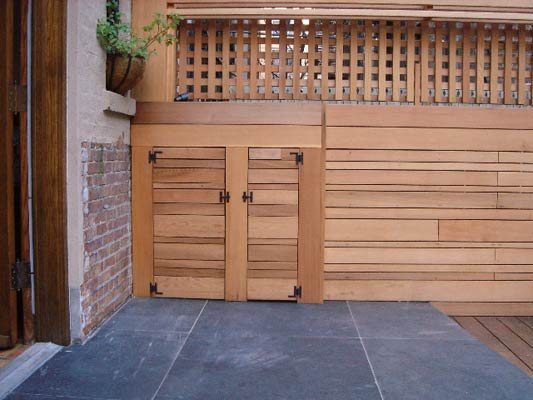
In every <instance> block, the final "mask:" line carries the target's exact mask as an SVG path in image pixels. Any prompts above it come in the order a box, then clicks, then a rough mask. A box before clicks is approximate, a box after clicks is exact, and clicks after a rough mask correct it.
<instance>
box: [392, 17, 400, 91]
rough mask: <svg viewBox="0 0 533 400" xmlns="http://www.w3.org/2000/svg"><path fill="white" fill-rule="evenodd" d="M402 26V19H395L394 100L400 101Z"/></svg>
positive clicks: (393, 56) (393, 32)
mask: <svg viewBox="0 0 533 400" xmlns="http://www.w3.org/2000/svg"><path fill="white" fill-rule="evenodd" d="M400 28H401V26H400V21H394V26H393V30H392V35H393V39H392V52H393V54H392V101H400V74H401V70H400V61H401V59H400V57H401V53H400V50H401V45H402V42H401V34H402V32H401V29H400Z"/></svg>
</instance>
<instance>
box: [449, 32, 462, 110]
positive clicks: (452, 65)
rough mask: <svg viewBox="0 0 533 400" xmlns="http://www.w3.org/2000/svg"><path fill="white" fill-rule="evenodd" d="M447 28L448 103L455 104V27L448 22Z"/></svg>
mask: <svg viewBox="0 0 533 400" xmlns="http://www.w3.org/2000/svg"><path fill="white" fill-rule="evenodd" d="M449 26H450V34H449V50H448V54H449V57H448V101H449V102H450V103H455V102H456V101H457V86H456V85H457V26H456V23H455V22H450V24H449ZM463 40H464V39H463Z"/></svg>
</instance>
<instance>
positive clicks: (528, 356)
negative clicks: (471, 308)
mask: <svg viewBox="0 0 533 400" xmlns="http://www.w3.org/2000/svg"><path fill="white" fill-rule="evenodd" d="M455 320H456V321H457V322H458V323H459V324H460V325H461V326H462V327H463V328H464V329H466V330H467V331H468V332H470V334H471V335H473V336H475V337H476V338H478V339H479V340H480V341H481V342H483V343H484V344H485V345H487V346H488V347H490V348H491V349H492V350H494V351H495V352H497V353H498V354H500V355H501V356H502V357H504V358H506V359H507V360H509V361H510V362H512V363H513V364H514V365H516V366H517V367H519V368H520V369H522V370H523V371H524V372H525V373H527V374H528V375H529V376H531V377H533V346H532V344H533V324H531V321H532V320H533V317H520V318H519V317H456V318H455ZM528 322H529V323H530V324H528Z"/></svg>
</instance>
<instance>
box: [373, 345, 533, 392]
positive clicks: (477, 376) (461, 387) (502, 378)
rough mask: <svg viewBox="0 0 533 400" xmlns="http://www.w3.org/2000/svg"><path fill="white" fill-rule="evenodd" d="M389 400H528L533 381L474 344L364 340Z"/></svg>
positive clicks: (383, 390)
mask: <svg viewBox="0 0 533 400" xmlns="http://www.w3.org/2000/svg"><path fill="white" fill-rule="evenodd" d="M364 344H365V347H366V350H367V352H368V355H369V358H370V362H371V364H372V366H373V368H374V371H375V373H376V377H377V380H378V382H379V385H380V387H381V390H382V392H383V395H384V398H385V399H394V400H420V399H431V400H472V399H483V400H526V399H532V398H533V379H530V378H529V377H528V376H527V375H525V374H524V373H523V372H522V371H521V370H520V369H518V368H516V367H515V366H513V365H512V364H510V363H509V362H508V361H507V360H505V359H503V358H501V357H500V356H498V355H497V354H496V353H494V352H492V350H490V349H489V348H487V347H485V346H484V345H483V344H481V343H479V342H477V341H472V340H464V341H462V340H438V341H435V340H427V339H414V340H390V339H389V340H387V339H364Z"/></svg>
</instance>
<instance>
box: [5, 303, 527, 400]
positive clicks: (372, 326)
mask: <svg viewBox="0 0 533 400" xmlns="http://www.w3.org/2000/svg"><path fill="white" fill-rule="evenodd" d="M532 393H533V379H530V378H529V377H528V376H527V375H525V374H524V373H523V372H522V371H520V369H518V368H516V367H515V366H513V365H512V364H511V363H509V362H508V361H506V360H505V359H503V358H501V357H500V356H498V355H497V354H496V353H494V352H493V351H491V350H490V349H488V348H487V347H485V345H483V344H482V343H480V342H479V341H477V340H476V339H474V338H473V337H472V336H470V335H469V334H468V333H467V332H466V331H465V330H463V329H462V328H461V327H460V326H459V325H458V324H457V323H456V322H455V321H453V320H451V319H449V318H448V317H446V316H444V315H443V314H441V313H440V312H438V311H437V310H435V309H434V308H433V307H432V306H431V305H429V304H427V303H361V302H326V303H325V304H324V305H301V304H294V303H268V302H248V303H225V302H216V301H209V302H207V301H199V300H168V299H135V300H132V301H130V302H129V303H128V304H127V305H126V306H125V307H124V308H123V309H122V310H121V311H120V312H119V313H118V314H117V315H115V316H114V317H113V318H112V319H111V320H110V321H108V322H107V323H106V324H105V325H104V326H103V328H102V329H101V330H100V331H99V332H98V333H97V334H96V335H95V337H93V338H92V339H91V340H90V341H88V342H87V343H86V344H85V345H83V346H71V347H69V348H66V349H64V350H63V351H61V352H60V353H59V354H57V355H56V356H55V357H54V358H53V359H51V360H50V361H49V362H48V363H46V364H45V365H44V366H43V367H41V368H40V369H39V370H38V371H37V372H35V373H34V374H33V375H32V376H31V377H30V378H29V379H27V380H26V381H25V382H24V383H23V384H22V385H21V386H19V387H18V388H17V389H16V390H15V391H14V392H13V393H12V394H11V395H10V396H8V399H12V400H14V399H40V400H46V399H52V398H59V397H61V398H63V399H67V400H68V399H198V400H209V399H217V400H222V399H232V400H240V399H272V400H273V399H305V400H327V399H332V400H343V399H365V400H373V399H376V400H378V399H391V400H398V399H416V400H419V399H432V400H439V399H446V400H455V399H484V400H491V399H498V400H499V399H516V400H524V399H526V398H530V397H531V395H532Z"/></svg>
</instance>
